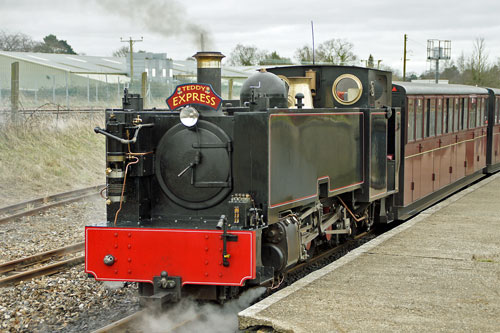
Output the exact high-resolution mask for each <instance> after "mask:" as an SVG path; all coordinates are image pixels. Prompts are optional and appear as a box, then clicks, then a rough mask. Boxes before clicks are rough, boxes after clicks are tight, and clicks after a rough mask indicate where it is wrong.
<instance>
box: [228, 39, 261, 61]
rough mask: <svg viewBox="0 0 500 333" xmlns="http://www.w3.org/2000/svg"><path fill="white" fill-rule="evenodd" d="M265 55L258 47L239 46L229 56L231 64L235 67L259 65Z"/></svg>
mask: <svg viewBox="0 0 500 333" xmlns="http://www.w3.org/2000/svg"><path fill="white" fill-rule="evenodd" d="M263 54H264V53H263V52H262V51H259V49H258V48H257V47H256V46H253V45H251V46H246V45H243V44H238V45H236V47H235V48H234V49H233V51H231V54H230V55H229V63H230V64H231V65H234V66H252V65H257V64H258V63H259V61H260V60H261V59H262V58H263Z"/></svg>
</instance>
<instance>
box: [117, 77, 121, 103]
mask: <svg viewBox="0 0 500 333" xmlns="http://www.w3.org/2000/svg"><path fill="white" fill-rule="evenodd" d="M117 80H118V84H117V93H118V94H117V96H118V101H120V97H121V96H120V77H119V76H117Z"/></svg>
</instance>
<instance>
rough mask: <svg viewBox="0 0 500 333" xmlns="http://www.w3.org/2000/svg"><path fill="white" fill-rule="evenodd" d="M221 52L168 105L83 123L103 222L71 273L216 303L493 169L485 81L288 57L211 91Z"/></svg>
mask: <svg viewBox="0 0 500 333" xmlns="http://www.w3.org/2000/svg"><path fill="white" fill-rule="evenodd" d="M223 57H224V56H223V55H222V54H220V53H218V52H199V53H197V54H196V55H195V58H196V59H197V62H198V73H197V74H198V83H193V84H185V85H181V86H178V87H177V88H176V89H175V91H174V93H173V94H172V96H170V97H169V98H168V99H167V104H168V105H169V108H168V109H165V110H159V109H152V110H144V109H143V103H142V98H141V97H140V96H139V95H135V94H128V92H126V93H125V95H124V98H123V108H122V109H112V110H107V111H106V128H105V129H101V128H96V129H95V131H96V132H97V133H101V134H104V135H105V136H106V147H107V152H106V163H107V169H106V174H107V190H106V194H107V221H106V223H105V225H103V226H88V227H86V229H85V237H86V238H85V245H86V247H85V252H86V256H85V258H86V259H85V271H86V272H87V273H89V275H91V276H93V277H95V279H97V280H105V281H106V280H107V281H132V282H138V283H139V292H140V295H141V300H142V301H143V302H144V303H154V304H163V303H165V302H175V301H178V300H179V299H181V297H183V296H184V295H194V296H195V297H196V298H198V299H212V300H219V301H224V300H226V299H229V298H231V297H233V296H235V295H237V294H238V293H239V291H240V290H241V288H246V287H248V286H254V285H263V284H268V283H270V282H272V281H273V280H274V279H276V278H277V277H279V276H280V275H282V274H284V273H286V271H287V270H288V269H289V268H291V267H293V266H294V265H296V264H297V263H299V262H303V261H306V260H307V259H308V258H310V256H311V255H312V254H313V252H314V249H315V248H316V247H317V246H319V245H321V244H330V245H334V244H337V243H339V242H341V241H342V240H343V239H345V238H347V237H349V236H350V235H353V234H354V233H355V232H356V231H359V230H361V229H369V228H371V227H372V226H373V225H374V224H375V223H390V222H391V221H394V220H397V219H405V218H407V217H409V216H412V215H414V214H416V213H418V212H419V211H420V210H422V209H423V208H425V207H427V206H429V205H430V204H432V203H433V202H435V201H437V200H439V199H440V198H442V197H443V196H445V195H447V194H449V193H451V192H452V191H454V190H456V189H458V188H459V187H461V186H464V185H466V184H468V183H470V182H472V181H474V180H475V179H477V178H479V177H482V176H483V174H484V172H494V171H496V170H497V169H498V168H499V166H500V158H499V157H498V150H499V149H498V148H499V147H500V142H499V136H498V133H499V132H500V131H499V128H500V124H498V121H499V116H498V113H499V109H498V105H499V103H496V104H495V102H498V101H499V100H498V99H499V98H500V97H499V96H500V94H499V91H498V90H491V89H490V90H487V89H483V88H476V87H466V86H460V87H457V86H452V85H450V86H449V87H441V86H439V87H438V86H437V85H423V84H420V85H419V84H410V83H394V84H393V83H392V76H391V73H390V72H386V71H381V70H377V69H372V68H360V67H345V66H330V65H302V66H288V67H277V68H268V69H267V70H260V71H258V72H256V73H255V74H253V75H252V76H250V77H249V78H248V79H247V80H246V81H245V83H244V84H243V87H242V90H241V95H240V100H231V101H222V100H221V99H220V97H219V95H220V89H221V69H220V68H221V65H220V64H221V59H222V58H223ZM445 106H446V108H445ZM473 111H474V112H473Z"/></svg>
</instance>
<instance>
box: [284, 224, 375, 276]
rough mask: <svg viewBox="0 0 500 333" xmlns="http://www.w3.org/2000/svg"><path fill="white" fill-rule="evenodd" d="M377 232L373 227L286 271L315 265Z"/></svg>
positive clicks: (290, 271) (289, 272) (293, 271)
mask: <svg viewBox="0 0 500 333" xmlns="http://www.w3.org/2000/svg"><path fill="white" fill-rule="evenodd" d="M375 233H376V230H375V229H371V230H369V231H365V232H362V233H360V234H358V235H356V236H354V237H353V238H352V239H349V240H347V241H345V242H344V243H342V244H340V245H337V246H335V247H334V248H331V249H329V250H326V251H323V252H321V253H320V254H318V255H315V256H314V257H312V258H311V259H310V260H308V261H306V262H303V263H300V264H298V265H297V266H294V267H293V268H291V269H290V270H288V271H287V272H286V274H287V275H289V274H292V273H295V272H297V271H300V270H301V269H304V268H306V267H308V266H310V265H313V264H315V263H317V262H319V261H321V260H323V259H325V258H328V257H329V256H331V255H333V254H335V253H339V252H342V251H345V250H347V249H349V248H350V247H352V246H353V244H355V243H356V242H357V241H358V240H360V239H362V238H364V237H367V236H371V235H375Z"/></svg>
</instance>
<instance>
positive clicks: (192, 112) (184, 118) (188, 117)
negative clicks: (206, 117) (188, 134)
mask: <svg viewBox="0 0 500 333" xmlns="http://www.w3.org/2000/svg"><path fill="white" fill-rule="evenodd" d="M199 116H200V114H199V112H198V111H197V110H196V109H195V108H193V107H192V106H186V107H185V108H183V109H182V111H181V113H180V118H181V123H183V124H184V126H186V127H193V126H194V125H196V123H197V122H198V117H199Z"/></svg>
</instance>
